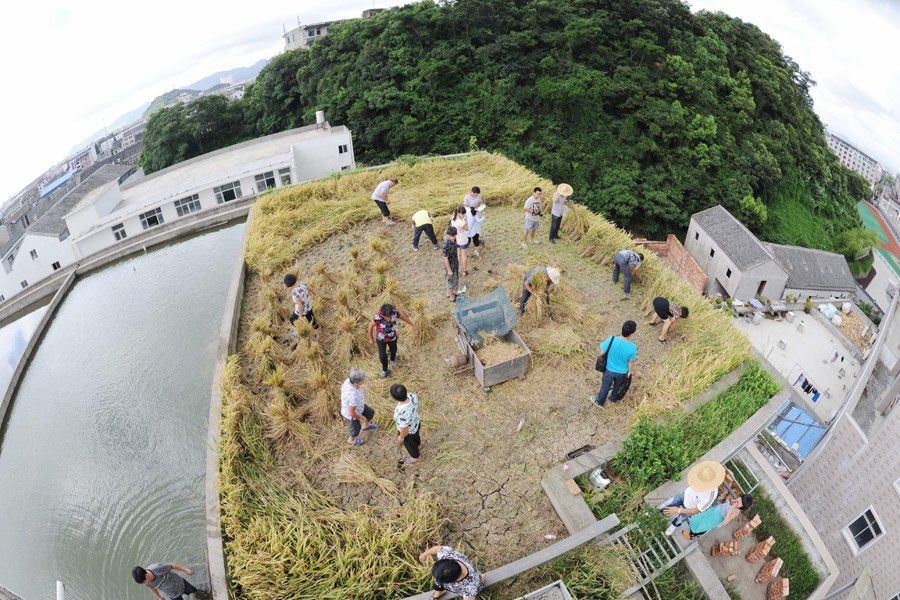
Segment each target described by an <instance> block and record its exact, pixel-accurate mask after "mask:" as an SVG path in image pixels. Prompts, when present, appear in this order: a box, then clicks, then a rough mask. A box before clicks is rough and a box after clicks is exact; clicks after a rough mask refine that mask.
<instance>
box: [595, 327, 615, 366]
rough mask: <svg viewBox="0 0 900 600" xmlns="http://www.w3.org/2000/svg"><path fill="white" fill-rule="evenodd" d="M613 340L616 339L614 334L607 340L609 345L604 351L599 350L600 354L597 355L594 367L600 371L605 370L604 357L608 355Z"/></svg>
mask: <svg viewBox="0 0 900 600" xmlns="http://www.w3.org/2000/svg"><path fill="white" fill-rule="evenodd" d="M614 341H616V336H612V339H611V340H609V346H607V348H606V352H601V353H600V356H598V357H597V364H596V365H595V366H594V368H595V369H597V370H598V371H600V372H601V373H603V372H604V371H606V359H607V358H608V357H609V351H610V350H612V345H613V342H614Z"/></svg>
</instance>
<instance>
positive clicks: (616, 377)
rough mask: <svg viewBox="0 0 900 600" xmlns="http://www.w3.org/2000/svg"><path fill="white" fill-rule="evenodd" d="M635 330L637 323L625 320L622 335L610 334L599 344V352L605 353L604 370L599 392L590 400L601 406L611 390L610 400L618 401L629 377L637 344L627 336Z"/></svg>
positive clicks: (635, 356) (635, 355)
mask: <svg viewBox="0 0 900 600" xmlns="http://www.w3.org/2000/svg"><path fill="white" fill-rule="evenodd" d="M635 331H637V323H635V322H634V321H625V322H624V323H623V324H622V337H620V338H617V337H615V336H610V337H608V338H606V339H605V340H603V343H601V344H600V353H601V354H606V370H605V371H604V372H603V383H601V384H600V393H598V394H597V395H596V396H591V402H593V403H594V404H596V405H597V406H600V407H603V406H604V405H605V404H606V398H607V396H609V392H610V390H612V402H613V403H616V402H618V401H619V399H620V397H619V394H620V392H621V389H622V386H623V385H625V380H626V379H627V378H629V377H631V373H632V371H633V369H634V361H635V359H637V344H635V343H634V342H629V341H628V338H630V337H631V336H632V335H634V332H635Z"/></svg>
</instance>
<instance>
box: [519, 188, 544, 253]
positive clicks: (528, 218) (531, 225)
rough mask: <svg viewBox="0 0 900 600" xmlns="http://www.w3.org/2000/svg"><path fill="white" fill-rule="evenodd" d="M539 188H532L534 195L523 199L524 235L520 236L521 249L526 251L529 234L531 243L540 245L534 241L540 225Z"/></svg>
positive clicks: (538, 241)
mask: <svg viewBox="0 0 900 600" xmlns="http://www.w3.org/2000/svg"><path fill="white" fill-rule="evenodd" d="M541 193H542V191H541V188H539V187H536V188H534V193H533V194H532V195H531V196H529V197H528V198H526V199H525V235H523V236H522V248H523V249H525V250H527V249H528V244H527V242H528V234H531V243H532V244H540V243H541V241H540V240H536V239H534V234H535V233H537V230H538V225H540V223H541Z"/></svg>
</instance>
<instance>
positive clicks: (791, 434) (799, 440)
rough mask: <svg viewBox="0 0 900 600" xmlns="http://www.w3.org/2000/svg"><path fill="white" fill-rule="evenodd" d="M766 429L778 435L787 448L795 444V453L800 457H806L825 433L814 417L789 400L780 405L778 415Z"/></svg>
mask: <svg viewBox="0 0 900 600" xmlns="http://www.w3.org/2000/svg"><path fill="white" fill-rule="evenodd" d="M789 404H790V406H788V405H789ZM768 429H769V430H771V431H772V432H773V433H775V434H776V435H777V436H778V437H780V438H781V439H782V440H783V441H784V443H785V444H787V446H788V448H791V447H793V445H794V444H797V445H798V447H797V454H799V455H800V457H801V458H806V455H807V454H809V451H810V450H812V449H813V447H814V446H815V445H816V444H817V443H818V441H819V440H820V439H822V436H823V435H825V428H824V427H822V425H820V424H819V422H818V421H816V420H815V418H813V417H812V416H810V415H809V414H807V413H806V412H805V411H804V410H802V409H800V408H798V407H797V406H796V405H794V404H791V403H790V402H786V403H785V404H784V405H782V407H781V409H780V410H779V411H778V416H777V417H775V418H774V419H773V420H772V422H771V423H769V427H768Z"/></svg>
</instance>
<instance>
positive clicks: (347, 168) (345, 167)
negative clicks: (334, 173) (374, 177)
mask: <svg viewBox="0 0 900 600" xmlns="http://www.w3.org/2000/svg"><path fill="white" fill-rule="evenodd" d="M349 170H350V165H344V166H343V167H341V171H349Z"/></svg>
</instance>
